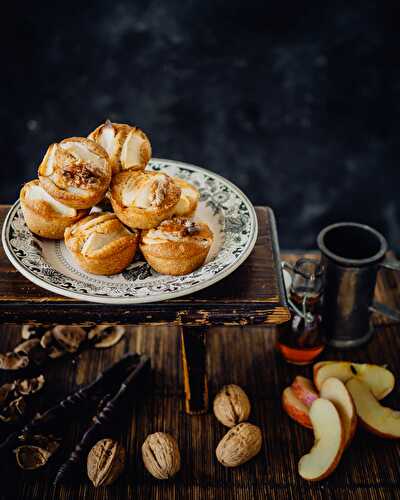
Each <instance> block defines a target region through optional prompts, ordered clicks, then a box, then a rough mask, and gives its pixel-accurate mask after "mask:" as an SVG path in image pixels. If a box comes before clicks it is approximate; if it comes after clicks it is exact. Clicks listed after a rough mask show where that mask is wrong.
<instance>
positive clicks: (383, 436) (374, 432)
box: [358, 415, 400, 441]
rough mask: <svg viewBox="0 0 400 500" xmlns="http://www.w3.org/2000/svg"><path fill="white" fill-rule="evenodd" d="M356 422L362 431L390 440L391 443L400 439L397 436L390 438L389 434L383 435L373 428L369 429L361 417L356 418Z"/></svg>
mask: <svg viewBox="0 0 400 500" xmlns="http://www.w3.org/2000/svg"><path fill="white" fill-rule="evenodd" d="M358 420H359V422H360V424H361V427H364V429H365V430H366V431H368V432H370V433H371V434H375V436H379V437H381V438H384V439H391V440H392V441H398V440H399V439H400V437H398V436H392V435H391V434H385V433H384V432H380V431H378V429H375V428H374V427H371V426H370V425H368V424H367V423H366V422H365V421H364V420H363V419H362V418H361V417H360V415H359V416H358Z"/></svg>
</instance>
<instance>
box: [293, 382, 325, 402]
mask: <svg viewBox="0 0 400 500" xmlns="http://www.w3.org/2000/svg"><path fill="white" fill-rule="evenodd" d="M292 389H293V392H294V395H295V396H296V398H297V399H299V400H300V401H301V402H302V403H303V404H305V405H306V406H307V407H308V408H310V406H311V405H312V404H313V402H314V401H315V400H316V399H318V398H319V394H318V392H317V389H316V388H315V386H314V384H313V383H312V381H311V380H310V379H308V378H305V377H301V376H300V375H298V376H297V377H296V378H295V379H294V380H293V383H292Z"/></svg>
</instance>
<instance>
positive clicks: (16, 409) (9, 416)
mask: <svg viewBox="0 0 400 500" xmlns="http://www.w3.org/2000/svg"><path fill="white" fill-rule="evenodd" d="M25 411H26V403H25V400H24V398H23V397H22V396H20V397H18V398H16V399H14V400H12V401H11V402H10V403H9V404H8V405H7V406H6V407H5V408H3V409H2V411H1V413H0V421H2V422H5V423H13V422H17V421H18V420H19V418H20V417H22V415H24V413H25Z"/></svg>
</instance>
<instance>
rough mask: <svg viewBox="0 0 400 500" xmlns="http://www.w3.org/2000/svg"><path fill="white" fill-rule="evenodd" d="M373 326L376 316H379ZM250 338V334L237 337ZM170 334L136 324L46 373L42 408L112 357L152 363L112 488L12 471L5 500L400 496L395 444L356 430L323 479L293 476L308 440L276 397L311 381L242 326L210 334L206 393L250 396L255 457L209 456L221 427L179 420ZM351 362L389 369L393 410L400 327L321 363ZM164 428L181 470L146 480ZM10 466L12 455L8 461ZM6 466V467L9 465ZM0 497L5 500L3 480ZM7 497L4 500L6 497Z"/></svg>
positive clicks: (391, 296) (207, 419) (381, 293)
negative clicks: (111, 342)
mask: <svg viewBox="0 0 400 500" xmlns="http://www.w3.org/2000/svg"><path fill="white" fill-rule="evenodd" d="M387 283H388V281H387V276H385V274H382V275H381V276H380V280H379V282H378V287H377V297H379V298H380V299H381V300H383V301H386V302H388V303H389V302H392V301H393V302H395V301H398V300H399V297H400V295H399V286H398V285H397V284H396V283H394V282H392V283H391V285H390V286H389V285H388V284H387ZM376 319H378V318H376ZM1 333H2V335H0V352H3V351H5V350H7V349H10V348H12V347H14V346H15V345H16V343H17V342H18V339H19V333H18V328H17V327H14V326H6V327H3V331H2V332H1ZM244 333H247V334H244ZM179 334H180V329H179V328H177V327H173V326H172V327H165V326H162V327H159V326H146V327H144V326H139V327H134V328H131V327H130V328H129V335H128V336H127V338H126V340H124V341H121V342H120V343H119V344H117V345H116V346H115V347H113V348H111V349H108V350H103V351H95V350H90V351H85V352H84V353H82V354H81V355H80V357H79V358H78V359H77V360H76V362H75V363H72V362H71V360H66V359H60V360H58V361H55V362H54V364H52V365H51V366H50V367H49V368H48V369H47V370H46V373H47V379H48V384H47V387H46V389H45V391H46V392H44V393H43V394H42V395H41V396H40V397H38V400H37V402H36V403H35V410H39V411H40V410H42V409H43V404H44V402H43V399H44V398H47V399H49V398H51V399H54V398H57V397H62V396H63V395H64V394H66V393H67V392H70V391H71V390H73V389H75V388H76V387H77V386H78V385H79V384H83V383H86V382H89V381H91V380H93V379H94V378H95V376H96V375H97V374H98V373H99V371H100V370H102V369H104V367H106V366H107V365H108V364H109V363H111V361H112V360H116V359H119V357H120V356H122V354H123V353H124V352H128V351H140V352H143V353H145V354H148V355H149V356H151V359H152V364H153V367H154V391H153V393H152V395H151V397H149V398H148V399H147V400H146V401H145V403H144V405H143V406H141V407H140V408H138V409H137V410H136V411H133V410H132V411H130V412H129V414H128V415H127V423H126V427H125V428H121V432H120V439H121V442H122V443H123V445H124V446H125V447H126V449H127V456H128V460H127V465H126V469H125V472H124V474H123V475H122V476H121V478H120V479H119V480H118V481H117V482H116V483H115V484H114V485H113V486H110V487H109V488H101V489H97V490H95V489H94V488H93V487H92V486H91V484H90V483H89V482H88V480H87V479H85V478H83V480H82V482H81V483H80V485H78V486H74V487H71V486H63V487H60V488H58V489H56V490H54V489H53V488H52V486H51V479H52V477H53V475H54V472H55V464H49V465H48V466H47V467H46V468H45V469H43V470H41V471H36V472H21V471H19V470H17V469H14V472H13V474H10V476H9V478H8V484H9V485H10V486H9V487H10V490H9V492H10V495H9V497H8V498H12V499H14V498H18V499H19V500H25V499H26V500H28V499H29V500H30V499H33V498H35V499H36V498H37V499H41V500H49V499H57V500H58V499H60V500H66V499H68V500H69V499H77V498H79V499H80V500H84V499H91V498H96V499H97V500H103V499H115V500H119V499H121V500H122V499H137V500H149V499H153V498H154V499H160V500H164V499H165V500H169V499H182V500H186V499H193V500H197V499H198V500H211V499H217V500H219V499H221V500H222V499H223V500H226V499H229V500H231V499H232V500H250V499H252V500H253V499H255V500H265V499H266V498H277V499H281V498H282V499H302V500H303V499H305V498H307V499H309V498H310V499H321V500H325V499H340V500H341V499H353V500H355V499H360V500H365V499H374V500H376V499H379V500H386V499H392V498H399V497H400V494H399V492H400V469H399V460H400V442H395V441H388V440H382V439H380V438H378V437H375V436H373V435H371V434H368V433H366V432H365V431H363V430H362V429H358V431H357V434H356V437H355V439H354V441H353V443H352V445H351V447H350V448H349V449H348V450H347V451H346V452H345V454H344V456H343V458H342V460H341V462H340V465H339V467H338V468H337V470H336V471H335V473H334V474H333V475H332V476H331V477H330V478H328V479H327V480H325V481H323V482H320V483H307V482H306V481H304V480H302V479H301V478H300V477H299V476H298V473H297V463H298V460H299V458H300V457H301V456H302V455H303V454H304V453H306V452H307V451H308V450H309V449H310V447H311V445H312V441H313V439H312V433H311V431H309V430H307V429H303V428H302V427H300V426H298V425H297V424H296V423H294V422H292V421H291V420H290V419H289V418H288V417H287V416H286V415H285V414H284V413H283V411H282V409H281V405H280V395H281V392H282V390H283V389H284V388H285V387H286V386H287V385H289V384H290V383H291V381H292V379H293V378H294V376H295V375H297V374H301V375H304V376H310V374H311V369H310V367H295V366H291V365H288V364H286V363H285V362H284V361H283V360H282V359H281V357H280V356H279V354H278V353H277V352H276V350H275V336H276V330H275V329H272V328H266V327H260V326H253V327H251V326H249V327H246V328H241V327H230V328H225V327H215V328H213V329H210V331H209V333H208V338H207V343H208V361H209V368H208V371H209V390H210V398H211V400H212V398H213V396H214V395H215V393H216V392H217V391H218V389H219V388H220V387H221V386H222V385H223V384H226V383H237V384H239V385H241V386H242V387H243V388H244V389H245V390H246V392H247V393H248V395H249V397H250V400H251V403H252V412H251V415H250V419H249V420H250V421H251V422H253V423H255V424H257V425H259V426H260V427H261V429H262V434H263V446H262V450H261V452H260V454H259V455H258V456H257V457H256V458H255V459H254V460H252V461H251V462H249V463H248V464H245V465H243V466H241V467H238V468H236V469H226V468H224V467H222V466H221V465H220V464H219V463H218V462H217V460H216V458H215V448H216V446H217V443H218V441H219V440H220V439H221V437H222V436H223V435H224V433H225V432H226V429H225V428H224V427H223V426H222V425H221V424H219V423H218V422H217V420H216V419H215V417H214V416H213V415H212V413H208V414H206V415H202V416H194V417H190V416H188V415H186V414H185V411H184V400H183V397H182V396H183V377H182V370H181V366H180V359H179V348H178V345H179ZM332 358H333V359H348V360H355V361H362V362H374V363H378V364H387V365H388V367H389V368H390V369H391V370H392V371H393V372H394V374H395V376H396V380H397V382H396V386H395V389H394V391H393V393H392V394H391V395H390V396H389V397H388V398H387V400H385V404H387V405H388V406H391V407H394V408H400V391H399V387H400V386H399V382H398V380H399V377H400V328H399V327H398V326H394V325H390V326H389V325H386V324H385V323H384V322H382V321H380V322H379V325H378V326H377V329H376V334H375V336H374V338H373V340H372V341H371V343H370V344H369V345H368V346H366V347H364V348H360V349H357V350H355V351H348V352H345V351H337V350H333V349H329V350H327V351H326V352H324V353H323V355H322V357H321V359H332ZM86 424H87V422H77V421H73V422H71V426H70V428H69V429H67V434H66V438H65V440H64V449H65V451H67V450H70V449H71V448H72V447H73V445H74V444H75V443H76V440H77V439H78V437H79V436H80V435H81V432H82V431H83V428H84V427H85V425H86ZM155 431H167V432H170V433H172V434H173V435H174V436H176V438H177V440H178V442H179V446H180V450H181V454H182V470H181V472H180V473H179V474H178V475H177V477H176V478H175V479H174V480H172V481H168V482H159V481H157V480H155V479H153V478H152V477H151V476H150V475H149V474H148V473H147V472H146V470H145V469H144V467H143V463H142V460H141V455H140V447H141V445H142V443H143V441H144V439H145V437H146V436H147V434H149V433H151V432H155ZM10 460H11V461H13V460H14V458H13V457H12V456H11V457H10ZM10 463H12V462H10ZM2 481H3V482H2V490H1V491H0V498H1V495H2V494H5V491H6V490H5V489H4V484H5V478H3V479H2ZM6 498H7V497H6Z"/></svg>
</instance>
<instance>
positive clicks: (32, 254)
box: [2, 158, 258, 304]
mask: <svg viewBox="0 0 400 500" xmlns="http://www.w3.org/2000/svg"><path fill="white" fill-rule="evenodd" d="M147 168H148V169H149V170H154V171H163V172H166V173H167V174H169V175H174V176H177V177H180V178H182V179H185V180H187V181H189V182H190V183H192V184H194V185H195V186H196V187H197V188H198V189H199V191H200V194H201V198H200V202H199V206H198V208H197V211H196V215H195V217H194V219H195V220H196V219H198V220H202V221H204V222H206V223H207V224H208V225H209V226H210V228H211V230H212V231H213V233H214V242H213V245H212V247H211V250H210V253H209V255H208V258H207V260H206V262H205V264H204V265H203V266H201V267H200V268H199V269H197V270H196V271H194V272H193V273H190V274H187V275H185V276H178V277H176V276H165V275H161V274H158V273H157V272H155V271H153V270H152V269H151V268H150V267H149V265H148V264H147V263H146V262H145V261H143V260H139V259H137V260H136V261H135V262H133V263H132V264H131V265H130V266H129V267H128V268H127V269H126V270H125V271H123V272H122V273H121V274H117V275H115V276H97V275H94V274H89V273H86V272H85V271H83V270H82V269H81V268H80V267H79V266H78V265H77V264H76V263H75V262H74V260H73V259H72V257H71V255H70V253H69V252H68V250H67V249H66V247H65V245H64V242H63V241H51V240H45V239H41V238H38V237H36V236H34V235H33V234H32V233H31V232H30V231H29V229H28V228H27V226H26V224H25V221H24V217H23V214H22V210H21V207H20V204H19V201H17V202H16V203H15V204H14V205H13V206H12V208H11V209H10V211H9V213H8V215H7V217H6V220H5V222H4V226H3V232H2V243H3V247H4V250H5V252H6V254H7V256H8V258H9V259H10V261H11V263H12V264H13V265H14V266H15V267H16V269H18V271H20V272H21V273H22V274H23V275H24V276H25V277H26V278H28V279H29V280H30V281H32V282H33V283H35V284H36V285H39V286H41V287H43V288H45V289H47V290H50V291H52V292H55V293H58V294H60V295H64V296H66V297H72V298H74V299H79V300H86V301H89V302H102V303H105V304H139V303H144V302H156V301H160V300H166V299H172V298H175V297H181V296H183V295H187V294H190V293H193V292H196V291H198V290H201V289H203V288H206V287H208V286H210V285H212V284H214V283H216V282H217V281H219V280H221V279H222V278H225V276H228V274H230V273H231V272H232V271H234V270H235V269H236V268H237V267H238V266H239V265H240V264H241V263H242V262H243V261H244V260H245V259H246V258H247V257H248V256H249V254H250V252H251V251H252V249H253V247H254V244H255V242H256V239H257V234H258V226H257V217H256V213H255V210H254V207H253V206H252V204H251V203H250V201H249V200H248V198H247V197H246V196H245V195H244V194H243V193H242V192H241V191H240V190H239V189H238V188H237V187H236V186H234V185H233V184H232V183H231V182H229V181H227V180H226V179H224V178H223V177H221V176H219V175H217V174H214V173H212V172H210V171H208V170H205V169H204V168H200V167H196V166H194V165H189V164H186V163H181V162H177V161H172V160H163V159H158V158H153V159H152V160H151V161H150V163H149V165H148V167H147Z"/></svg>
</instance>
